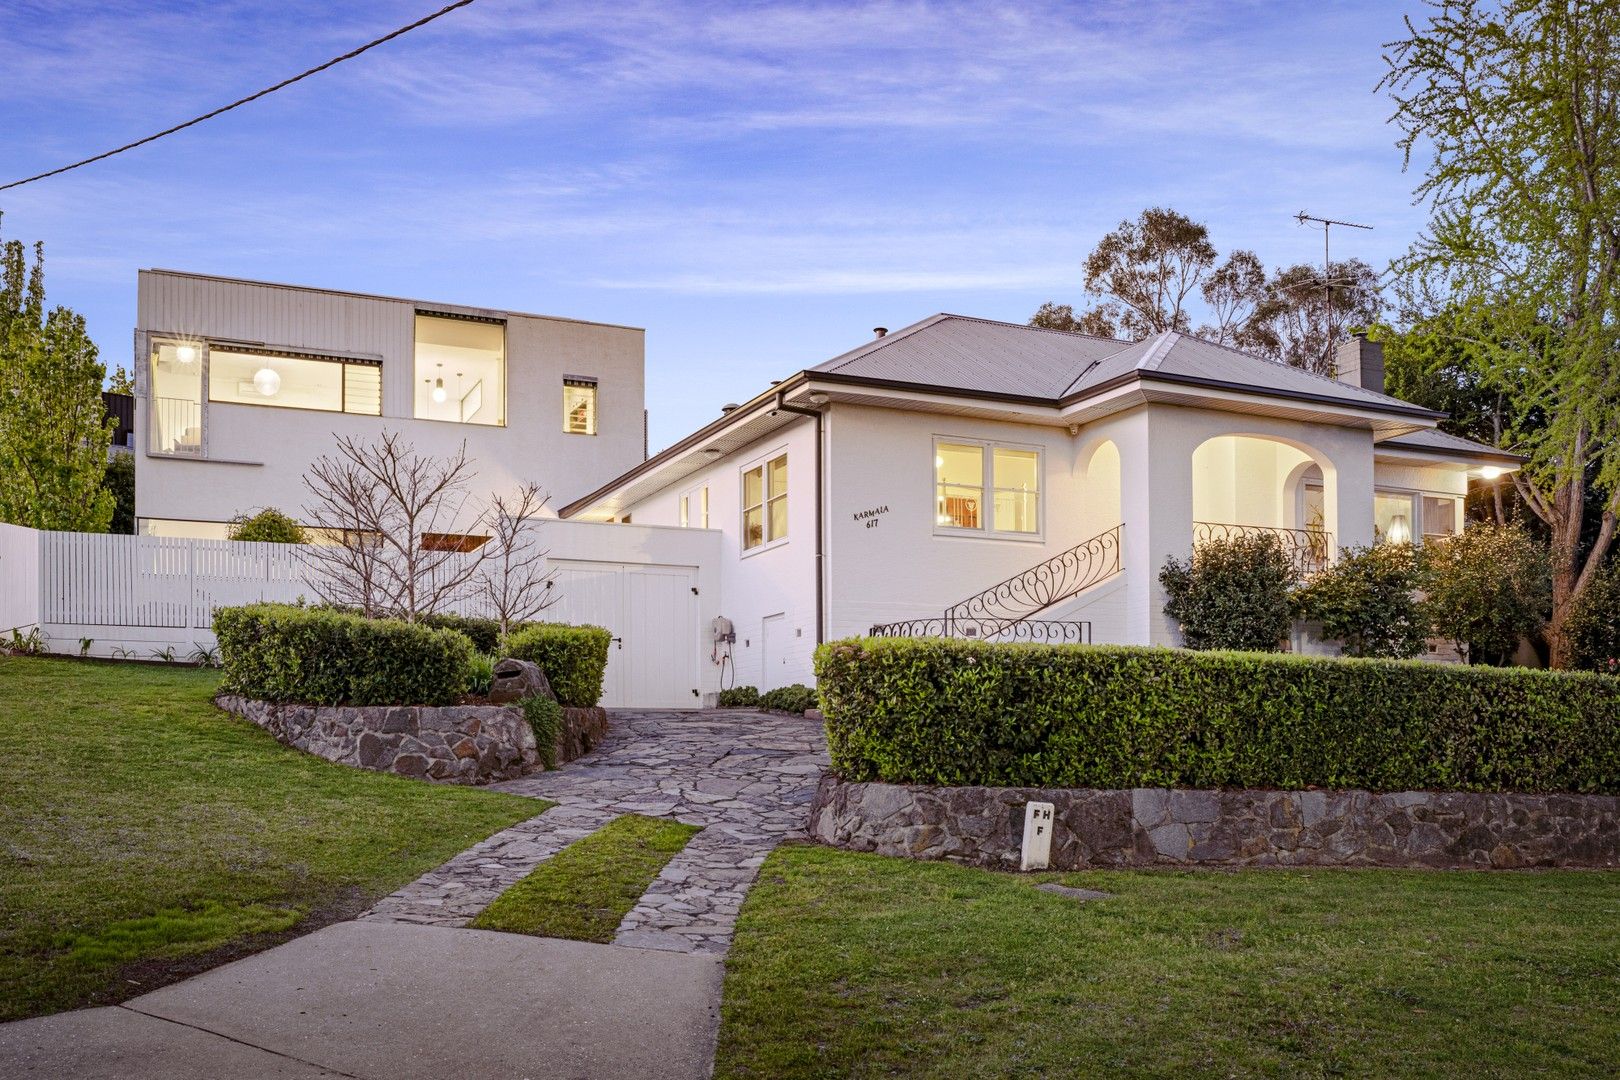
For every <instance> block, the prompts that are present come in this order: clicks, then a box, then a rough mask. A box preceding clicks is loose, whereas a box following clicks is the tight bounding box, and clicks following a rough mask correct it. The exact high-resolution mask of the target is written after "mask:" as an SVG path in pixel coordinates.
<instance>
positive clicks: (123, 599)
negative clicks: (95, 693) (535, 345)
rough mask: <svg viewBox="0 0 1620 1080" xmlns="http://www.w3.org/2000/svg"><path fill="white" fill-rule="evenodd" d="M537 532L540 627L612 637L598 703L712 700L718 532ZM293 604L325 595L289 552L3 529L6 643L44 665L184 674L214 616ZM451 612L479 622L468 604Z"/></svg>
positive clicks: (561, 526)
mask: <svg viewBox="0 0 1620 1080" xmlns="http://www.w3.org/2000/svg"><path fill="white" fill-rule="evenodd" d="M536 528H537V530H538V536H539V543H540V545H541V546H542V547H543V548H544V549H545V550H546V551H547V561H548V564H549V569H550V570H551V572H552V573H553V575H554V582H555V584H554V586H553V590H554V595H555V600H554V603H553V604H552V606H551V607H550V608H548V609H547V610H546V611H545V612H544V613H542V615H541V616H540V618H541V619H543V620H546V621H554V622H570V623H591V624H595V625H600V626H604V627H607V628H608V630H609V631H610V632H611V633H612V634H613V639H614V640H613V645H612V648H611V651H610V654H609V664H608V685H607V690H606V694H605V697H604V701H603V703H604V704H606V705H609V706H618V707H631V706H650V707H658V708H692V707H695V706H697V705H699V704H702V703H703V702H704V701H705V700H707V699H710V698H712V695H713V693H714V692H715V690H716V689H718V685H719V683H718V674H717V670H716V669H715V668H714V666H713V665H712V664H711V663H710V662H709V652H710V649H709V645H710V642H709V634H708V626H709V623H710V622H711V621H712V620H713V618H714V616H715V615H716V614H718V613H719V599H720V597H719V588H720V586H719V572H718V562H719V551H720V547H719V545H720V534H719V533H718V532H715V531H712V530H707V529H681V528H666V527H659V526H646V525H610V524H596V523H591V522H580V521H559V520H547V521H543V522H541V523H539V524H538V525H537V526H536ZM300 600H302V601H306V602H309V603H318V602H320V600H321V596H320V590H319V588H318V585H317V584H316V578H315V575H313V574H312V573H311V572H310V571H309V568H308V566H307V565H306V563H305V560H304V559H303V558H302V551H301V548H300V546H297V545H286V544H263V543H243V542H238V541H232V540H189V539H178V538H172V537H158V536H114V535H107V534H91V533H63V532H41V531H37V530H34V529H27V528H22V527H20V526H15V525H0V632H3V633H4V636H6V637H8V638H9V637H10V633H11V631H12V630H13V629H16V630H17V631H18V632H20V633H22V634H25V635H26V634H28V633H29V632H30V631H31V630H34V629H38V630H39V632H40V633H41V634H42V635H43V636H44V637H45V645H46V649H47V650H48V651H49V652H52V653H58V654H66V655H73V656H77V655H85V656H95V657H108V658H114V659H138V660H151V659H173V660H181V661H184V660H187V659H191V658H193V657H194V656H195V655H196V654H198V653H199V651H202V652H207V651H210V650H213V649H214V648H215V647H216V645H217V642H216V640H215V637H214V633H213V629H212V626H213V611H214V609H215V608H217V607H228V606H233V605H237V604H247V603H254V602H257V601H279V602H286V603H291V602H297V601H300ZM454 610H455V611H456V612H457V613H458V614H463V615H482V614H485V612H484V611H483V610H481V607H480V605H479V603H478V601H477V600H476V599H474V598H470V597H469V598H466V599H463V600H461V601H459V602H458V603H456V604H455V606H454Z"/></svg>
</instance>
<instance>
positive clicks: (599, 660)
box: [503, 623, 613, 708]
mask: <svg viewBox="0 0 1620 1080" xmlns="http://www.w3.org/2000/svg"><path fill="white" fill-rule="evenodd" d="M612 640H613V636H612V635H611V634H609V633H608V632H607V631H606V630H604V629H602V628H601V627H600V626H564V625H562V624H561V623H535V624H534V625H532V626H528V627H525V628H524V629H522V630H519V631H517V632H516V633H514V634H513V635H512V636H511V637H509V638H507V639H506V648H505V649H504V650H503V651H504V652H505V653H506V654H507V655H508V656H512V657H516V658H517V659H519V660H528V661H529V662H530V663H533V664H537V665H539V668H540V670H541V671H543V672H545V676H546V679H547V681H549V682H550V683H551V690H552V692H553V693H554V694H556V695H557V701H558V702H559V703H561V704H563V705H567V706H569V707H572V708H584V707H588V706H591V705H595V704H596V703H597V702H598V701H601V700H602V677H603V675H604V674H605V673H606V672H607V659H608V645H609V644H610V643H611V642H612Z"/></svg>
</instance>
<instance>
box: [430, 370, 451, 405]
mask: <svg viewBox="0 0 1620 1080" xmlns="http://www.w3.org/2000/svg"><path fill="white" fill-rule="evenodd" d="M439 372H440V375H439V377H438V378H437V379H434V380H433V393H432V394H431V395H430V396H431V397H432V398H433V404H435V405H443V404H444V399H445V398H447V397H449V396H450V395H449V394H447V393H445V390H444V374H443V372H444V365H443V364H440V365H439Z"/></svg>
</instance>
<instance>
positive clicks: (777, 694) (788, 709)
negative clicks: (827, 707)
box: [759, 683, 816, 716]
mask: <svg viewBox="0 0 1620 1080" xmlns="http://www.w3.org/2000/svg"><path fill="white" fill-rule="evenodd" d="M759 705H760V708H762V709H770V710H772V711H773V712H785V713H797V714H798V715H800V716H803V715H804V712H805V710H806V709H813V708H815V707H816V692H815V691H814V690H812V689H810V688H809V687H808V686H805V685H803V684H802V683H794V684H793V685H792V686H778V687H777V688H776V689H775V690H767V691H765V693H764V694H762V695H760V699H759Z"/></svg>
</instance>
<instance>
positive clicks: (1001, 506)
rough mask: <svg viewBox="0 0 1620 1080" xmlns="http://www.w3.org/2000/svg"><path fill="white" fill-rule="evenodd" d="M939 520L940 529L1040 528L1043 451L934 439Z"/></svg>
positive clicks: (1013, 530) (1026, 530)
mask: <svg viewBox="0 0 1620 1080" xmlns="http://www.w3.org/2000/svg"><path fill="white" fill-rule="evenodd" d="M987 491H988V492H989V502H990V512H989V513H988V514H986V512H985V502H986V499H985V493H986V492H987ZM934 523H935V525H936V526H938V527H939V528H941V529H950V530H956V529H961V530H963V531H974V532H989V533H993V534H996V533H1000V534H1010V535H1017V534H1020V533H1022V534H1034V533H1038V532H1040V528H1041V455H1040V452H1039V451H1036V450H1024V449H1020V448H1017V447H1010V446H994V445H990V444H987V443H967V442H961V443H958V442H938V443H935V444H934Z"/></svg>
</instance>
